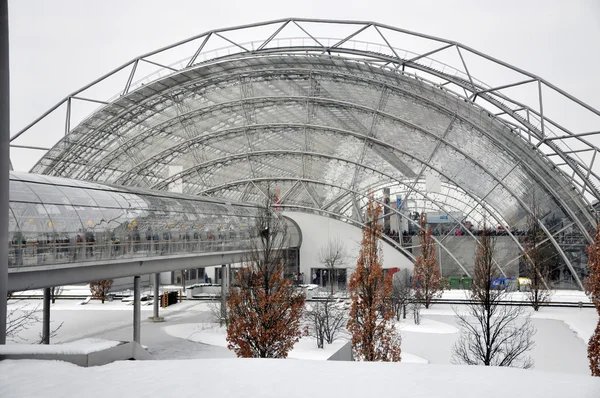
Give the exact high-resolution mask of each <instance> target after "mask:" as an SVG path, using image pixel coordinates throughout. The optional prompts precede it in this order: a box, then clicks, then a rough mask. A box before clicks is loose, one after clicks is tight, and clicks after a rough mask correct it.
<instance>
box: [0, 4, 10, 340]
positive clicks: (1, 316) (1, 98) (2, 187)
mask: <svg viewBox="0 0 600 398" xmlns="http://www.w3.org/2000/svg"><path fill="white" fill-rule="evenodd" d="M8 70H9V64H8V1H7V0H0V344H6V316H7V308H6V305H7V295H8V244H7V242H8V241H9V239H8V212H9V208H8V189H9V177H8V172H9V170H10V111H9V103H10V90H9V83H10V81H9V72H8Z"/></svg>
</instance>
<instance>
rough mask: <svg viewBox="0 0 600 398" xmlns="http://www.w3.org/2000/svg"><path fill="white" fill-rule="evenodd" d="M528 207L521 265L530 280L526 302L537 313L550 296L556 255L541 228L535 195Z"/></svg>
mask: <svg viewBox="0 0 600 398" xmlns="http://www.w3.org/2000/svg"><path fill="white" fill-rule="evenodd" d="M530 207H531V213H530V214H528V216H527V234H526V235H525V239H524V245H525V250H524V252H523V263H524V272H525V276H526V277H527V278H529V280H530V285H529V290H528V291H527V300H528V301H529V303H530V305H531V307H532V308H533V309H534V310H535V311H538V310H539V309H540V307H542V306H543V305H546V304H547V303H548V301H550V297H551V296H552V291H551V290H550V286H549V283H550V270H551V268H552V266H553V264H555V263H556V260H557V253H556V249H555V248H554V246H553V245H552V243H551V242H550V241H549V240H548V239H547V238H546V234H545V232H544V230H543V229H542V227H541V224H540V223H541V221H540V220H539V218H540V217H539V215H540V209H539V206H538V204H537V201H536V199H535V195H534V196H533V199H532V203H531V205H530Z"/></svg>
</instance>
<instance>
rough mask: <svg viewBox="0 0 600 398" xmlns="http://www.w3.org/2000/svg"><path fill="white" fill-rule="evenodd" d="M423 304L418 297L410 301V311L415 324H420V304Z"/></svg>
mask: <svg viewBox="0 0 600 398" xmlns="http://www.w3.org/2000/svg"><path fill="white" fill-rule="evenodd" d="M422 305H423V304H422V303H421V300H419V299H416V298H415V299H413V300H411V302H410V309H411V311H412V314H413V320H414V322H415V325H420V324H421V306H422Z"/></svg>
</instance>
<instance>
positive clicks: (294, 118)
mask: <svg viewBox="0 0 600 398" xmlns="http://www.w3.org/2000/svg"><path fill="white" fill-rule="evenodd" d="M293 26H296V27H299V28H300V31H301V32H304V33H305V34H306V35H307V36H305V37H304V38H303V39H299V38H298V37H296V36H292V37H290V38H288V39H286V38H285V36H284V32H285V31H286V29H288V28H290V27H293ZM323 27H327V28H330V32H332V33H336V32H337V30H336V29H339V30H340V31H341V30H342V28H343V29H345V30H346V31H348V32H349V33H346V34H340V36H339V37H336V39H320V38H319V36H318V34H317V33H315V34H311V32H312V31H311V28H314V29H316V30H317V31H319V32H321V31H322V30H320V29H321V28H323ZM353 27H355V29H354V28H353ZM259 28H260V29H262V30H261V32H263V33H264V32H266V31H269V32H270V33H269V34H266V35H264V37H262V39H258V38H255V36H253V34H254V33H256V29H259ZM253 29H254V30H253ZM265 29H266V30H265ZM353 29H354V30H353ZM253 32H254V33H253ZM298 32H299V31H297V32H296V33H298ZM369 32H370V33H369ZM395 34H402V35H408V36H411V35H412V36H415V37H417V38H420V39H424V40H425V39H426V40H428V41H429V42H431V43H433V44H435V45H434V46H433V48H434V49H433V50H429V51H405V50H402V51H401V50H399V49H398V48H397V47H394V40H393V39H392V37H393V35H395ZM236 35H237V36H236ZM256 35H258V36H260V34H259V33H256ZM363 35H367V36H366V37H364V38H363V37H361V36H363ZM234 36H236V37H239V38H243V39H244V40H245V41H244V42H241V41H239V40H236V39H235V38H234ZM224 37H225V38H226V40H227V42H228V46H229V47H227V50H226V51H225V50H222V49H219V48H218V47H217V48H215V47H214V46H213V47H210V43H212V40H216V39H218V38H224ZM381 39H383V40H381ZM195 40H197V46H195V47H194V49H195V50H194V51H192V54H193V55H192V54H190V55H188V57H187V58H186V59H185V61H183V62H181V61H179V62H171V63H166V64H165V63H163V65H168V66H164V67H161V68H160V73H159V72H157V73H156V74H153V75H151V76H150V77H149V78H147V79H143V80H139V79H137V75H136V68H137V67H138V66H139V65H141V64H142V61H143V60H146V59H147V60H148V61H149V60H150V59H154V58H152V57H154V56H157V57H158V56H159V55H160V56H165V57H166V55H165V54H166V52H167V51H168V50H170V49H176V48H180V46H182V45H183V44H185V43H194V42H195ZM436 46H437V47H436ZM447 51H453V52H454V54H458V56H459V58H457V59H459V60H460V61H459V64H458V66H457V65H456V64H454V66H453V65H451V64H449V62H450V61H448V59H449V57H446V56H445V54H446V52H447ZM466 55H469V56H475V57H479V58H481V59H482V60H483V61H487V62H491V63H494V64H496V65H499V66H500V67H502V68H506V69H507V70H508V69H510V70H511V72H514V73H516V74H519V75H520V78H521V79H522V80H516V81H513V82H509V83H505V84H504V85H500V84H499V82H498V83H497V82H495V81H494V82H491V84H494V86H492V85H486V84H485V83H482V81H480V80H478V79H477V77H479V76H476V75H472V74H471V73H472V72H471V73H469V69H468V68H467V67H466V63H465V58H466ZM436 57H437V58H436ZM167 58H168V57H167ZM165 59H166V58H165ZM180 59H181V58H179V60H180ZM467 59H468V58H467ZM154 60H155V59H154ZM172 61H173V60H172ZM153 62H155V64H156V62H157V61H156V60H155V61H153ZM163 62H164V61H163ZM128 65H129V64H127V65H125V66H123V68H125V67H127V66H128ZM158 65H160V63H158ZM131 67H132V72H131V74H130V75H129V78H128V79H127V83H126V84H125V88H124V90H123V91H122V93H121V94H120V95H118V96H116V97H114V98H112V99H111V100H109V101H107V102H106V105H103V106H102V107H100V108H99V109H98V110H97V111H95V112H94V113H92V114H91V115H89V116H88V117H87V118H86V119H84V120H83V121H81V122H80V123H79V124H77V125H74V126H73V127H72V128H69V129H68V132H67V134H66V136H65V137H64V138H62V139H61V140H60V141H59V142H58V143H57V144H56V145H55V146H54V147H53V148H52V149H51V150H49V151H48V152H47V153H46V154H45V155H44V156H43V157H42V159H41V160H40V161H39V162H38V163H37V164H36V165H35V167H34V168H33V169H32V171H33V172H35V173H41V174H47V175H52V176H61V177H68V178H74V179H80V180H87V181H95V182H100V183H108V184H119V185H124V186H131V187H142V188H146V189H152V190H166V191H168V190H172V189H173V187H174V186H182V187H183V192H184V193H185V194H194V195H216V196H220V197H225V198H228V199H229V200H234V201H240V202H260V201H262V200H263V192H264V190H265V187H266V186H267V185H268V186H271V187H275V188H276V189H278V190H279V193H280V198H281V202H282V203H281V206H283V207H284V208H295V209H306V210H309V211H316V212H321V213H323V214H327V215H333V216H336V217H341V218H344V217H347V218H352V217H354V218H355V217H359V216H358V215H357V214H356V212H355V209H356V207H357V206H358V207H360V206H362V205H364V203H365V198H366V197H367V196H368V195H369V194H370V193H372V192H374V191H376V190H379V189H381V188H385V187H387V188H391V190H392V191H393V192H396V193H398V194H399V195H400V196H403V197H404V198H405V199H409V198H410V199H411V203H416V204H417V206H421V208H427V209H435V210H438V211H440V212H456V211H458V212H462V213H463V214H468V215H470V217H471V218H473V219H474V220H475V221H479V222H481V220H482V219H483V218H484V217H486V218H487V219H488V220H489V221H490V222H491V223H492V224H495V225H500V226H502V227H505V226H509V227H510V229H512V230H518V229H523V228H525V227H526V224H527V219H528V215H530V214H531V213H532V209H533V208H534V207H535V208H536V209H537V210H536V214H538V215H539V216H538V217H539V222H540V223H542V224H543V225H544V226H545V227H546V226H547V227H546V228H545V230H546V233H547V234H548V236H549V239H550V240H551V241H552V242H553V244H554V245H555V246H556V247H558V248H561V254H562V260H563V261H565V262H567V263H568V265H569V267H570V269H571V270H572V271H573V273H575V274H577V273H578V272H579V271H575V270H574V269H573V266H572V264H571V263H570V260H569V258H568V255H567V254H566V252H567V250H562V249H563V248H564V247H563V244H562V243H561V237H560V236H561V235H560V234H562V233H564V232H565V231H568V232H569V233H570V234H571V235H573V234H574V235H577V236H579V237H580V238H581V240H582V241H586V240H588V241H589V239H590V234H589V231H590V230H591V229H592V228H593V226H594V223H595V221H594V220H595V217H594V215H593V212H592V207H591V203H592V202H593V201H595V200H598V199H600V193H599V192H598V190H597V188H596V187H597V186H598V183H599V181H600V180H598V176H597V174H596V172H595V171H594V170H593V167H592V166H593V161H594V158H595V155H594V156H593V158H592V159H591V162H589V158H585V157H584V155H582V153H583V152H585V153H587V154H589V153H594V154H595V153H596V151H598V148H597V147H595V146H594V145H592V144H590V143H589V142H588V141H586V140H585V139H584V138H581V137H579V136H577V134H576V133H577V131H575V132H573V131H571V129H570V128H569V126H568V125H566V124H563V123H559V122H557V121H556V120H554V119H553V118H552V115H550V116H549V115H544V113H543V110H542V107H541V101H542V95H541V94H540V107H539V108H538V109H536V108H535V107H534V106H532V105H529V104H525V103H524V102H522V101H521V99H520V98H517V99H511V98H509V97H508V96H507V95H506V94H504V92H503V91H502V90H503V88H504V87H507V86H523V85H527V84H534V85H535V87H536V89H537V88H538V87H539V88H540V90H542V88H545V89H546V90H554V91H557V92H559V93H560V94H561V95H563V97H564V98H566V99H567V100H568V101H571V102H572V103H574V104H575V105H576V106H579V107H581V108H582V109H584V110H587V111H589V113H590V114H591V116H593V117H599V116H600V113H599V112H598V111H597V110H595V109H593V108H591V107H590V106H589V105H586V104H584V103H582V102H581V101H578V100H577V99H575V98H573V97H571V96H569V95H568V94H566V93H564V92H562V91H560V90H559V89H558V88H556V87H554V86H552V85H551V84H550V83H548V82H546V81H545V80H543V79H542V78H539V77H537V76H535V75H533V74H530V73H527V72H525V71H522V70H520V69H518V68H516V67H512V66H510V65H508V64H506V63H503V62H501V61H498V60H496V59H494V58H492V57H489V56H486V55H485V54H482V53H480V52H477V51H476V50H473V49H470V48H469V47H466V46H463V45H461V44H460V43H454V42H451V41H448V40H444V39H440V38H432V37H430V36H426V35H421V34H417V33H414V32H408V31H404V30H402V29H398V28H393V27H390V26H386V25H380V24H376V23H372V22H348V21H324V20H306V19H285V20H278V21H270V22H266V23H262V24H254V25H249V26H244V27H235V28H231V29H221V30H217V31H213V32H207V33H205V34H203V35H199V36H197V37H195V38H191V39H190V40H188V41H185V42H182V43H178V44H176V45H173V46H171V47H167V48H165V49H161V50H158V51H156V52H153V53H149V54H146V55H144V56H141V57H138V58H137V59H136V60H134V61H132V64H131ZM119 70H121V69H119ZM115 73H116V72H115ZM102 80H103V79H99V81H98V83H99V82H100V81H102ZM541 92H542V91H540V93H541ZM73 98H75V97H70V99H69V101H71V100H73ZM69 104H71V102H69ZM524 111H526V112H527V118H525V117H524V116H523V115H524V113H523V112H524ZM598 124H600V123H598ZM598 124H596V125H598ZM67 125H68V126H70V124H69V123H67ZM21 133H22V132H21ZM21 133H19V135H20V134H21ZM565 137H567V138H565ZM13 138H15V137H13ZM581 148H584V149H581ZM431 174H435V175H438V176H439V178H440V179H441V183H442V184H441V190H440V191H436V192H432V191H428V190H427V186H426V184H425V180H426V176H427V175H431ZM533 202H535V203H533ZM557 220H559V221H558V222H557ZM509 233H510V232H509ZM579 273H580V272H579ZM578 282H579V281H578ZM579 284H580V283H579Z"/></svg>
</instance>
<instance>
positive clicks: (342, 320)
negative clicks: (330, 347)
mask: <svg viewBox="0 0 600 398" xmlns="http://www.w3.org/2000/svg"><path fill="white" fill-rule="evenodd" d="M304 319H305V322H306V326H307V329H308V334H309V335H310V336H312V337H314V338H316V339H317V347H318V348H323V347H324V345H325V344H324V343H327V344H332V343H333V342H334V341H335V339H336V338H337V337H338V336H339V335H340V334H341V333H343V332H344V331H345V330H346V329H345V326H346V323H348V313H347V311H346V310H345V308H344V305H343V303H341V302H338V301H337V300H336V299H335V298H333V297H332V296H328V297H327V298H325V299H324V300H320V301H316V302H313V303H310V304H308V305H307V306H306V310H305V311H304Z"/></svg>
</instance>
